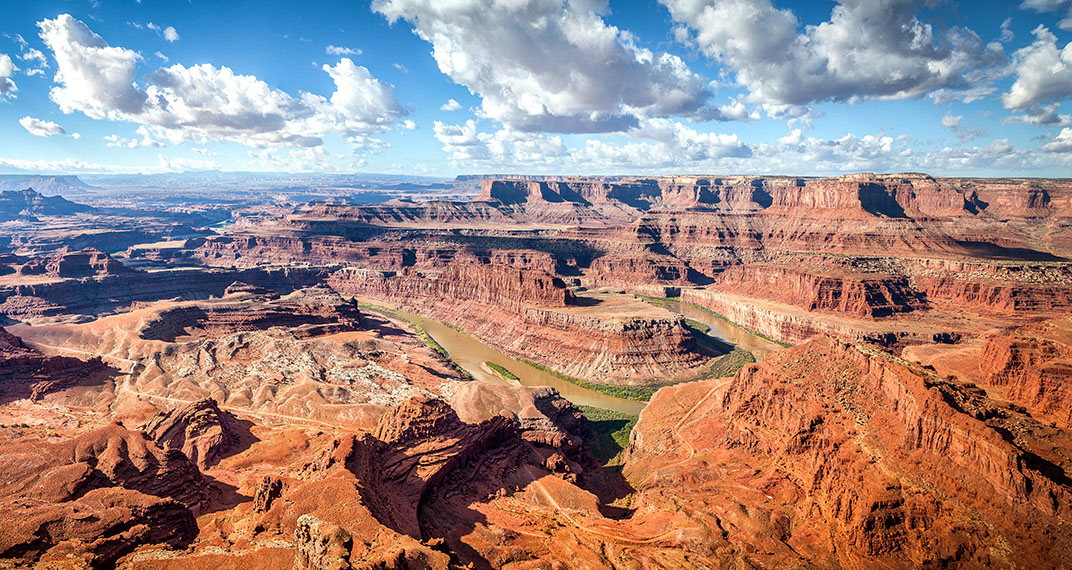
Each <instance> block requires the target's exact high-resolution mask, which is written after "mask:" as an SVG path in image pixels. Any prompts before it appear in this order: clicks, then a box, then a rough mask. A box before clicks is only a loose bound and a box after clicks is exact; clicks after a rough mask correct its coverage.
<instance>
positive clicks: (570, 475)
mask: <svg viewBox="0 0 1072 570" xmlns="http://www.w3.org/2000/svg"><path fill="white" fill-rule="evenodd" d="M35 180H36V179H35ZM38 182H40V183H41V184H42V186H43V187H47V188H53V189H56V192H61V193H63V194H65V195H67V194H69V195H70V196H69V198H64V197H61V196H52V195H51V194H52V193H53V192H47V193H46V194H50V195H47V196H46V195H42V194H40V193H38V192H36V191H33V190H22V189H17V190H11V191H4V192H3V193H2V195H0V327H2V328H0V507H2V510H3V512H5V513H9V514H10V517H9V519H8V521H7V526H6V529H5V530H3V531H0V567H13V568H21V567H26V568H30V567H40V568H56V569H66V568H114V567H117V568H139V569H141V568H154V569H201V568H235V569H239V568H241V569H243V570H248V569H252V568H295V569H310V570H311V569H327V568H331V569H339V570H345V569H358V568H361V569H366V568H367V569H372V568H379V569H383V568H394V569H403V568H406V569H409V568H412V569H416V568H442V569H448V568H451V569H453V568H508V569H513V570H530V569H532V570H535V569H566V568H615V569H636V568H726V569H731V568H732V569H738V568H845V569H861V568H876V567H877V568H906V569H907V568H1024V569H1028V568H1064V567H1072V557H1070V554H1069V553H1072V542H1070V539H1069V537H1072V526H1070V525H1072V478H1070V477H1072V475H1070V473H1072V459H1070V457H1072V415H1070V411H1069V410H1072V318H1070V317H1068V316H1067V315H1068V313H1069V311H1072V182H1069V181H1068V180H1046V179H952V178H933V177H930V176H926V175H922V174H903V175H873V174H857V175H850V176H842V177H837V178H797V177H756V176H723V177H718V176H710V177H708V176H673V177H661V178H643V177H619V178H615V179H601V178H592V177H526V178H495V177H476V178H471V179H469V178H467V179H464V180H460V181H459V184H462V185H465V192H469V191H470V186H472V189H471V191H472V192H474V193H476V192H477V190H476V185H479V192H478V193H476V197H475V198H474V199H472V200H463V201H451V200H444V199H440V198H442V197H444V196H446V195H453V194H451V193H450V192H449V191H448V190H446V189H441V190H442V192H441V194H443V196H440V195H438V194H437V195H436V196H435V197H434V198H435V199H430V200H421V199H418V198H419V197H414V196H409V195H403V194H400V193H394V194H391V195H389V196H385V201H382V202H380V203H376V204H367V203H365V202H362V201H359V200H357V199H356V198H355V199H354V200H343V199H338V200H334V199H332V200H314V201H312V202H308V203H306V202H302V203H297V204H288V203H284V202H272V203H268V202H261V203H252V202H245V203H241V204H239V203H234V204H230V205H225V204H212V203H208V202H206V201H200V202H193V201H189V202H182V203H181V204H180V203H175V204H168V202H167V200H166V199H165V198H163V197H160V196H153V197H152V199H151V200H149V199H147V201H146V203H145V204H144V205H143V206H144V207H137V206H138V205H137V204H128V203H125V202H124V203H122V204H119V203H105V202H103V201H101V200H100V199H99V198H98V200H97V201H96V202H94V203H92V204H90V203H81V202H79V199H80V197H82V196H83V193H85V195H86V196H92V195H93V192H92V189H80V190H78V191H73V190H70V189H71V188H75V189H79V188H81V187H80V186H79V185H78V184H77V182H78V181H77V180H76V179H75V180H51V181H50V180H44V179H42V180H40V181H38ZM65 189H66V190H65ZM437 192H438V190H437ZM458 193H464V192H462V191H461V190H459V191H458ZM471 195H472V194H471ZM213 196H215V194H213ZM183 200H186V199H185V198H184V199H183ZM370 201H372V200H370ZM225 220H226V223H224V224H222V225H221V224H220V222H223V221H225ZM675 307H676V309H675ZM683 307H687V308H688V309H689V311H690V312H689V314H690V315H692V316H691V317H688V318H686V317H685V316H684V315H683V314H682V312H684V311H683V310H682V308H683ZM415 316H419V317H420V319H423V321H422V320H418V319H417V318H416V317H415ZM429 321H430V322H433V323H438V325H440V326H439V328H437V329H436V330H447V331H450V332H451V334H459V335H465V336H466V337H467V339H468V340H471V341H472V342H474V343H478V345H480V346H481V347H482V349H485V351H482V352H480V354H490V355H494V356H488V357H484V358H480V359H479V360H480V362H477V363H475V364H474V363H472V362H469V361H465V362H468V364H466V366H469V368H468V369H467V368H466V367H465V366H462V365H461V364H459V362H462V361H463V359H461V358H452V354H451V351H450V350H447V349H445V348H444V347H443V345H441V344H440V343H439V342H437V340H436V336H435V334H437V333H436V330H432V329H426V328H425V327H424V326H422V325H421V324H420V323H421V322H429ZM726 328H730V329H732V330H733V332H734V334H732V335H730V334H726V333H725V332H723V331H724V330H725V329H726ZM742 335H744V336H747V337H748V338H750V339H754V340H755V344H753V346H760V345H762V346H764V347H765V349H764V352H763V354H762V355H761V356H762V358H759V359H758V360H762V361H761V362H754V361H755V360H757V358H754V356H755V355H752V354H750V353H749V352H748V351H747V350H745V349H744V348H743V344H742V343H739V342H738V341H734V340H732V339H736V338H740V337H741V336H742ZM783 347H784V348H783ZM455 356H456V355H455ZM499 357H501V358H499ZM488 358H492V359H497V360H496V361H495V362H492V361H490V360H488ZM497 362H501V363H502V364H498V363H497ZM507 363H509V364H510V366H505V364H507ZM511 367H512V368H514V370H511V369H510V368H511ZM523 367H524V370H522V368H523ZM529 370H531V371H537V372H539V373H540V374H544V375H545V376H547V377H553V379H555V380H556V381H559V382H562V384H563V385H564V386H569V387H573V388H575V389H576V390H579V391H585V393H586V394H589V393H590V394H591V395H593V399H591V400H586V401H599V399H598V398H600V397H602V398H633V399H635V400H643V402H644V403H646V405H644V407H643V411H642V412H641V413H640V414H639V417H637V416H636V415H630V414H626V413H624V412H612V411H610V410H607V409H599V408H588V407H585V408H583V409H582V408H581V407H580V406H577V405H574V404H573V403H571V402H570V400H569V399H567V396H569V392H567V391H566V390H565V389H563V391H562V392H561V393H560V392H559V391H558V390H556V389H554V388H548V387H544V386H538V385H525V381H526V379H527V378H531V377H533V376H532V375H531V374H528V373H526V371H529ZM474 372H475V373H474ZM474 376H479V377H480V378H484V379H488V378H493V379H494V381H478V380H476V379H474ZM633 403H637V402H633ZM637 405H638V406H639V405H643V404H642V403H638V404H637Z"/></svg>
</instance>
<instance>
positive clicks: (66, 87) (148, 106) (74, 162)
mask: <svg viewBox="0 0 1072 570" xmlns="http://www.w3.org/2000/svg"><path fill="white" fill-rule="evenodd" d="M980 6H985V8H980ZM0 33H2V35H0V125H3V130H2V132H3V134H4V136H3V137H0V172H9V173H17V172H56V173H61V172H62V173H89V172H93V173H107V172H146V173H149V172H171V171H188V170H208V169H218V170H228V171H288V172H377V173H403V174H421V175H438V176H453V175H455V174H461V173H477V172H498V173H506V172H509V173H563V174H621V173H637V174H670V173H784V174H837V173H841V172H853V171H878V172H898V171H924V172H929V173H932V174H938V175H980V176H988V175H1023V176H1072V118H1070V117H1069V115H1070V114H1072V110H1070V109H1069V108H1068V107H1069V106H1068V104H1067V99H1068V98H1069V96H1070V95H1072V45H1070V43H1069V42H1070V40H1072V0H1024V1H1023V2H1007V3H1001V2H986V3H979V2H961V3H956V2H922V1H911V0H897V1H890V0H855V1H844V2H840V3H838V2H785V1H774V2H771V1H769V0H658V1H656V0H647V1H636V2H614V1H612V2H610V3H607V2H605V1H600V0H574V1H561V0H494V1H493V0H484V1H480V0H451V1H449V2H445V1H443V0H376V1H374V2H371V3H369V2H360V1H359V2H304V3H294V2H267V1H266V2H227V3H224V2H206V1H201V0H189V1H186V0H182V1H176V2H166V1H161V0H142V1H141V2H138V1H136V0H93V1H83V0H67V1H53V2H30V1H15V2H13V3H9V5H8V6H6V7H5V15H4V19H3V21H2V22H0Z"/></svg>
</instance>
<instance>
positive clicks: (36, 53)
mask: <svg viewBox="0 0 1072 570" xmlns="http://www.w3.org/2000/svg"><path fill="white" fill-rule="evenodd" d="M19 59H21V60H22V61H25V62H29V63H30V64H32V65H33V66H34V67H35V68H46V67H48V58H46V57H45V54H43V53H41V50H39V49H34V48H30V47H28V48H26V50H25V51H23V52H22V53H21V54H19Z"/></svg>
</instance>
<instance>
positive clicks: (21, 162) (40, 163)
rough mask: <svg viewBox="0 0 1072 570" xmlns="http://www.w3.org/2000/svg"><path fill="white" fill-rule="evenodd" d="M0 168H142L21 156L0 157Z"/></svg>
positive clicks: (93, 170) (64, 170)
mask: <svg viewBox="0 0 1072 570" xmlns="http://www.w3.org/2000/svg"><path fill="white" fill-rule="evenodd" d="M0 170H8V171H11V170H14V171H18V172H33V173H45V172H57V173H78V172H85V173H116V172H138V171H141V170H144V169H138V168H131V167H125V166H115V165H108V164H99V163H94V162H86V161H84V160H78V159H75V158H65V159H63V160H25V159H21V158H0Z"/></svg>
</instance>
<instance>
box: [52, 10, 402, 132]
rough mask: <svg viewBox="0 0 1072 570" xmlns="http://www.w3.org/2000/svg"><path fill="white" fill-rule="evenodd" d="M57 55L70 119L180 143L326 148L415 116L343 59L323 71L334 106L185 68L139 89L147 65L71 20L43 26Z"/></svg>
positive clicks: (60, 95) (219, 71)
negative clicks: (331, 138) (334, 139)
mask: <svg viewBox="0 0 1072 570" xmlns="http://www.w3.org/2000/svg"><path fill="white" fill-rule="evenodd" d="M38 26H39V27H40V28H41V38H42V39H43V40H44V41H45V44H46V45H47V46H48V48H49V49H50V50H52V52H53V53H54V55H55V58H56V62H57V71H56V77H55V81H56V84H57V85H56V86H55V87H53V88H52V90H51V91H50V96H51V98H52V100H53V101H54V102H56V103H57V104H58V105H59V107H60V110H61V111H63V112H64V113H74V112H81V113H84V114H86V115H87V116H89V117H92V118H95V119H111V120H123V121H130V122H134V123H139V124H141V125H143V126H146V127H149V128H150V129H152V130H153V135H154V136H155V137H157V138H166V139H168V140H169V141H171V142H173V143H176V144H177V143H180V142H184V141H191V140H199V139H201V138H208V139H213V140H229V141H234V142H238V143H241V144H245V145H248V146H303V147H310V146H317V145H319V144H321V143H322V138H321V137H322V136H324V135H325V134H327V133H338V134H341V135H343V136H349V135H352V134H355V133H368V132H382V131H384V130H387V129H389V128H390V127H391V125H392V124H393V123H394V121H395V119H397V118H399V117H401V116H403V115H405V114H406V112H405V110H404V109H403V108H402V106H401V105H400V104H399V103H398V101H397V100H396V99H395V97H394V88H393V87H392V86H390V85H388V84H385V83H383V82H381V81H379V80H378V79H376V78H375V77H373V76H372V74H371V73H370V72H369V71H368V69H366V68H364V67H361V66H358V65H355V64H354V63H353V62H352V61H351V60H349V59H347V58H343V59H341V60H340V61H339V63H337V64H336V65H334V66H329V65H324V66H323V67H322V69H323V70H324V71H325V72H326V73H327V74H328V75H329V76H330V77H331V78H332V80H333V81H334V83H335V92H334V93H333V94H332V95H331V97H330V99H329V98H326V97H323V96H321V95H316V94H313V93H303V94H302V95H301V96H300V97H292V96H291V95H289V94H287V93H285V92H283V91H279V90H276V89H272V88H271V87H269V86H268V84H266V83H265V82H263V81H261V80H259V79H257V78H256V77H254V76H251V75H241V74H237V73H235V72H234V71H232V70H231V69H230V68H228V67H215V66H213V65H209V64H201V65H195V66H192V67H186V66H183V65H180V64H175V65H171V66H170V67H165V68H161V69H158V70H157V71H155V72H153V73H150V74H149V75H148V76H146V79H147V80H148V85H147V86H145V87H144V88H143V87H140V86H139V85H138V84H137V83H136V82H135V75H136V71H137V64H138V62H139V61H140V56H139V55H138V54H137V53H135V52H134V51H131V50H128V49H125V48H122V47H116V46H109V45H108V44H107V43H106V42H105V41H104V39H103V38H101V37H100V36H98V35H97V34H95V33H93V31H92V30H90V29H89V27H87V26H86V25H85V24H84V23H82V22H80V21H78V20H76V19H74V18H73V17H71V16H70V15H68V14H63V15H61V16H59V17H57V18H56V19H54V20H43V21H42V22H39V23H38Z"/></svg>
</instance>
